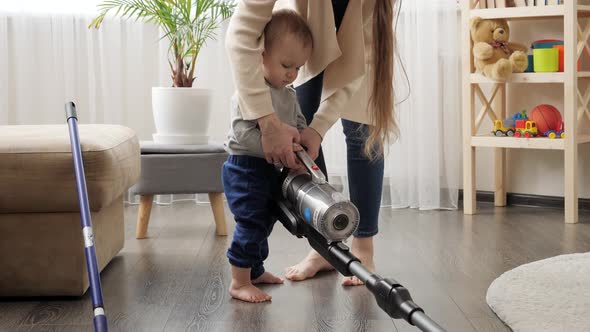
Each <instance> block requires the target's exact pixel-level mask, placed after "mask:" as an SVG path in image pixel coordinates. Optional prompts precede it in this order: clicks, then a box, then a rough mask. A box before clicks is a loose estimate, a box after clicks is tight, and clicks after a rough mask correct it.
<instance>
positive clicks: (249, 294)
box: [229, 281, 272, 303]
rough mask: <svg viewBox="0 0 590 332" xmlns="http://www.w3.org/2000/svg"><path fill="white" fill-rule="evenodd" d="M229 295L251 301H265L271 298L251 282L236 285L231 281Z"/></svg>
mask: <svg viewBox="0 0 590 332" xmlns="http://www.w3.org/2000/svg"><path fill="white" fill-rule="evenodd" d="M229 295H231V297H233V298H234V299H237V300H242V301H245V302H251V303H259V302H266V301H270V300H271V299H272V297H271V296H270V295H268V294H266V293H265V292H263V291H261V290H260V289H259V288H258V287H256V286H254V285H253V284H252V283H246V284H243V285H238V284H236V283H234V282H233V281H232V283H231V285H230V286H229Z"/></svg>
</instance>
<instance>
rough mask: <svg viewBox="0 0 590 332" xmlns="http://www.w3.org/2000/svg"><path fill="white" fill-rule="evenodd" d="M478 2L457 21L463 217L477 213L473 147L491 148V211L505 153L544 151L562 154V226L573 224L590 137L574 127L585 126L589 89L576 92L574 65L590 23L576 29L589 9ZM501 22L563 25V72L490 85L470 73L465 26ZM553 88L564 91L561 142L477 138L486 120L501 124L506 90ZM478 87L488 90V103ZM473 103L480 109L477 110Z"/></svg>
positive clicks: (501, 190)
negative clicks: (475, 20) (581, 153)
mask: <svg viewBox="0 0 590 332" xmlns="http://www.w3.org/2000/svg"><path fill="white" fill-rule="evenodd" d="M477 3H478V1H477V0H461V4H462V8H461V9H462V10H461V21H462V32H461V33H462V35H461V41H462V59H463V64H462V72H463V79H462V80H463V82H462V88H463V91H464V93H463V105H462V111H463V191H464V195H463V202H464V206H463V207H464V213H465V214H474V213H476V204H475V203H476V200H475V192H476V172H475V157H476V147H490V148H494V169H495V198H494V203H495V205H496V206H505V205H506V149H507V148H517V149H546V150H563V151H564V173H565V174H564V177H565V182H564V183H565V188H564V194H565V222H566V223H577V222H578V182H579V177H578V144H583V143H589V142H590V134H581V133H578V132H576V130H575V128H578V123H579V122H581V121H590V109H589V108H588V103H589V101H590V86H589V87H588V88H586V89H585V91H580V90H579V84H578V83H579V81H580V80H588V79H590V72H578V71H577V65H576V64H577V61H578V59H579V58H580V54H582V52H583V51H584V50H586V51H588V52H590V47H589V46H588V44H586V41H587V40H588V36H590V22H589V23H588V24H586V25H584V26H583V25H581V24H580V23H581V22H580V20H579V18H582V17H590V6H586V5H579V4H578V1H577V0H566V1H565V4H562V5H554V6H541V7H512V8H489V9H479V8H476V6H477ZM476 16H479V17H482V18H491V19H493V18H506V19H508V20H509V21H511V20H536V19H549V18H551V19H557V20H562V21H563V40H564V47H565V51H564V55H565V58H564V72H559V73H522V74H513V75H512V77H511V78H510V79H509V80H508V81H507V82H495V81H492V80H490V79H488V78H486V77H484V76H482V75H481V74H476V73H474V66H473V56H472V53H471V47H472V42H471V37H470V34H469V20H470V19H471V18H472V17H476ZM537 83H555V84H562V85H563V98H564V99H563V102H564V103H563V104H564V109H563V110H562V117H563V121H564V126H565V130H566V136H565V138H563V139H549V138H544V137H536V138H516V137H494V136H492V134H489V135H478V134H477V132H478V129H479V128H480V126H481V125H482V123H483V122H484V121H485V120H486V119H490V120H495V119H504V118H506V117H507V111H506V89H507V87H509V86H510V85H511V84H537ZM480 85H488V86H491V93H490V94H489V97H488V96H486V95H485V93H484V92H483V91H484V90H483V89H481V87H480ZM476 98H478V99H479V100H480V101H481V102H482V105H483V106H482V108H481V109H480V110H477V109H476V103H475V101H476Z"/></svg>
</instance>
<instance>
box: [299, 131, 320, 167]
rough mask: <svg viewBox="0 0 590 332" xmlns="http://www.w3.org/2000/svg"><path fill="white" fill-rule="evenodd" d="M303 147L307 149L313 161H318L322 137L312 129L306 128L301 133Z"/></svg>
mask: <svg viewBox="0 0 590 332" xmlns="http://www.w3.org/2000/svg"><path fill="white" fill-rule="evenodd" d="M300 135H301V145H303V146H304V147H306V148H307V154H308V155H309V156H310V157H311V159H313V160H316V159H317V157H318V155H319V154H320V144H322V136H320V134H318V132H317V131H315V130H314V129H312V128H309V127H308V128H305V129H303V130H302V131H301V134H300Z"/></svg>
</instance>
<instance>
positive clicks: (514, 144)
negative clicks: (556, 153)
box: [471, 133, 590, 150]
mask: <svg viewBox="0 0 590 332" xmlns="http://www.w3.org/2000/svg"><path fill="white" fill-rule="evenodd" d="M566 134H567V133H566ZM584 143H590V134H579V135H578V144H584ZM471 146H479V147H490V148H515V149H539V150H563V149H564V146H565V145H564V140H563V139H561V138H553V139H551V138H547V137H533V138H519V137H496V136H494V135H492V134H487V135H478V136H472V137H471Z"/></svg>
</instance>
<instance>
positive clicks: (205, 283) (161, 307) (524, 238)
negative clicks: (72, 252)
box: [0, 202, 590, 331]
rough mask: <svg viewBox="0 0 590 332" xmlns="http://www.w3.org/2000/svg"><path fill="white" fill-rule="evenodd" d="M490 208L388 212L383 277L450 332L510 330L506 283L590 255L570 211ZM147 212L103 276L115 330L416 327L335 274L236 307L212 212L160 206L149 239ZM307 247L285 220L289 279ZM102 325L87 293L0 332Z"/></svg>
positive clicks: (589, 224)
mask: <svg viewBox="0 0 590 332" xmlns="http://www.w3.org/2000/svg"><path fill="white" fill-rule="evenodd" d="M480 211H481V213H480V214H478V215H476V216H464V215H463V213H462V212H461V211H450V212H448V211H443V212H440V211H437V212H420V211H417V210H410V209H406V210H391V209H383V210H382V212H381V222H380V234H379V236H378V237H377V238H376V263H377V268H378V272H379V273H380V274H381V275H383V276H389V277H392V278H394V279H396V280H397V281H399V282H400V283H401V284H402V285H404V286H406V287H407V288H408V289H409V290H410V293H411V294H412V296H413V298H414V301H415V302H416V303H417V304H418V305H420V306H422V307H423V308H424V310H425V311H426V313H427V314H429V315H430V316H431V317H432V318H433V319H435V320H436V321H437V322H438V323H439V324H441V325H442V326H443V327H445V328H446V329H447V330H448V331H509V329H508V328H507V327H506V326H505V325H504V324H503V323H502V322H501V321H500V320H499V319H498V318H497V317H496V316H495V315H494V313H493V312H492V311H491V310H490V309H489V308H488V306H487V305H486V302H485V294H486V290H487V287H488V286H489V284H490V283H491V282H492V281H493V280H494V279H495V278H496V277H498V276H499V275H500V274H501V273H503V272H504V271H507V270H509V269H512V268H514V267H516V266H518V265H521V264H524V263H527V262H531V261H535V260H539V259H543V258H547V257H551V256H555V255H559V254H565V253H574V252H587V251H590V215H589V214H582V215H581V218H580V220H581V221H582V223H580V224H577V225H565V224H563V222H562V218H563V212H562V211H559V210H549V209H535V208H523V207H511V208H493V207H492V206H481V210H480ZM226 214H227V217H228V220H232V219H231V215H230V214H229V213H228V212H227V210H226ZM136 215H137V206H129V207H127V208H126V209H125V232H126V243H125V249H124V250H123V251H122V252H121V253H120V254H119V255H118V256H117V257H116V258H115V259H114V260H113V261H112V262H111V263H110V265H109V266H108V267H107V268H106V269H105V270H104V271H103V273H102V283H103V292H104V297H105V308H106V312H107V316H108V319H109V323H110V327H111V330H112V331H185V330H190V331H417V330H416V329H414V328H413V327H412V326H410V325H408V324H407V323H406V322H404V321H399V320H395V321H394V320H392V319H390V318H389V317H388V316H387V315H386V314H384V313H383V312H382V311H381V310H380V309H379V307H378V306H377V305H376V303H375V301H374V298H373V297H372V296H371V295H370V294H369V292H368V291H367V290H366V289H365V288H364V287H357V288H343V287H341V286H340V284H339V280H340V277H339V275H338V274H337V273H336V272H333V273H324V274H322V275H320V276H319V277H318V278H316V279H314V280H310V281H305V282H298V283H292V282H286V283H285V284H284V285H281V286H271V287H265V288H264V289H265V290H266V291H268V292H269V293H270V294H271V295H272V296H273V301H272V303H267V304H247V303H241V302H239V301H236V300H232V299H231V298H230V297H229V296H228V294H227V287H228V283H229V281H230V278H229V268H228V267H229V266H228V263H227V259H226V257H225V250H226V247H227V245H228V243H229V241H230V239H231V237H227V238H224V237H216V236H215V231H214V226H213V216H212V213H211V211H210V209H209V207H208V206H206V205H202V206H201V205H199V206H197V205H195V204H194V203H190V202H182V203H175V204H173V205H171V206H156V205H154V210H153V212H152V221H151V223H150V228H149V232H148V235H149V238H148V239H145V240H141V241H138V240H135V238H134V227H135V218H136ZM229 226H230V229H233V222H231V223H230V225H229ZM307 250H308V245H307V242H306V241H305V240H303V239H297V238H295V237H292V236H291V235H290V234H289V233H287V232H286V231H285V230H284V229H283V227H282V226H281V225H280V224H277V225H276V227H275V231H274V232H273V234H272V236H271V240H270V257H269V259H268V262H267V264H266V267H267V269H268V270H269V271H272V272H276V273H280V274H281V275H282V273H283V269H284V268H285V267H287V266H288V265H290V264H293V263H296V262H297V261H298V260H299V259H300V258H302V257H303V256H304V255H305V254H306V252H307ZM0 268H1V267H0ZM91 324H92V321H91V306H90V299H89V296H88V294H87V295H86V296H84V297H83V298H81V299H80V298H76V299H51V300H45V299H44V300H40V299H35V300H21V301H15V300H10V302H7V301H6V300H4V301H2V302H0V331H85V330H91Z"/></svg>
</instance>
